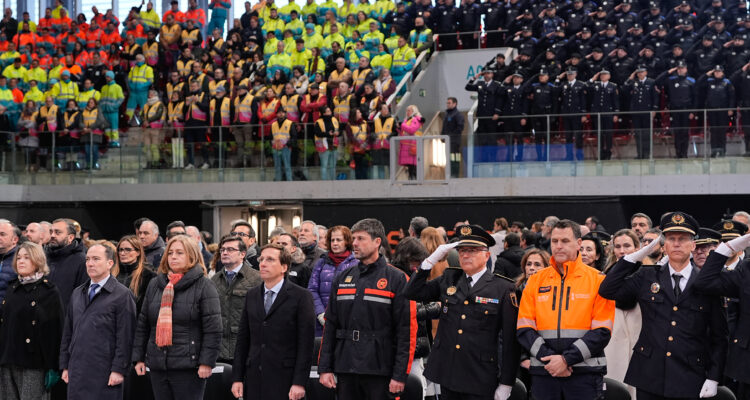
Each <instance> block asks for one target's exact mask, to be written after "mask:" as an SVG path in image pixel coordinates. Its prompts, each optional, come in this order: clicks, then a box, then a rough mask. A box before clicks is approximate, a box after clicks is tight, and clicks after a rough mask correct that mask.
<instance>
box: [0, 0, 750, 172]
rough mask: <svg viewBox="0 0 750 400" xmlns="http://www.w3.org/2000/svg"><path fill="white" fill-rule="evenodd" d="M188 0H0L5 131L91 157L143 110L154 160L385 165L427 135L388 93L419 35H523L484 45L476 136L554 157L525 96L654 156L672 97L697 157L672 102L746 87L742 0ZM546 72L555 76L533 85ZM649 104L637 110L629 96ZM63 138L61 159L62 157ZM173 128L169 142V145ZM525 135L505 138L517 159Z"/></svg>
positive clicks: (712, 104)
mask: <svg viewBox="0 0 750 400" xmlns="http://www.w3.org/2000/svg"><path fill="white" fill-rule="evenodd" d="M178 4H179V3H178V2H176V1H173V2H172V3H171V8H170V9H168V10H167V11H165V12H164V14H163V15H162V16H159V15H157V14H156V12H155V11H154V9H153V4H152V3H151V2H148V3H147V4H142V5H141V6H140V7H134V8H133V9H132V10H130V12H129V14H128V16H127V17H126V18H125V20H124V21H120V20H119V19H118V18H117V16H115V15H114V14H113V13H112V11H111V10H106V12H105V13H104V14H102V13H101V12H100V11H99V10H98V9H97V8H96V7H92V9H91V12H90V13H86V14H83V13H82V14H79V15H77V16H71V15H69V13H68V11H67V10H66V9H65V8H64V7H63V6H62V3H61V2H60V1H58V0H56V4H55V6H54V7H52V8H49V9H47V10H46V11H45V15H44V17H42V18H40V19H39V21H31V20H29V15H28V13H24V15H22V16H21V17H20V19H19V20H16V19H15V18H14V17H13V15H12V12H11V11H10V9H6V10H5V15H4V18H3V19H2V20H1V21H0V52H2V53H1V54H0V68H2V77H0V106H2V115H4V116H3V117H0V131H3V132H8V134H6V137H5V138H4V140H3V141H2V142H3V143H2V144H3V145H4V146H5V148H6V149H7V147H8V146H9V145H10V144H11V143H14V144H15V145H16V146H18V148H19V149H22V150H24V152H25V154H26V157H27V167H28V169H30V170H32V171H35V170H38V169H39V168H46V169H51V168H55V167H56V168H61V169H77V168H80V167H89V168H98V166H99V163H98V157H99V154H100V151H102V150H103V148H100V145H103V144H106V145H107V146H108V147H118V146H120V137H119V134H120V131H124V130H126V129H127V128H128V127H131V126H139V127H140V128H143V130H142V133H141V140H139V141H138V143H139V144H142V146H143V157H144V158H145V160H146V167H149V168H163V167H185V168H194V167H201V168H209V167H218V166H219V165H218V162H219V159H221V160H222V164H223V165H222V167H232V166H257V165H259V164H260V163H261V157H259V154H260V153H261V152H263V154H264V155H265V156H267V157H265V158H264V159H263V160H264V162H265V160H267V161H268V162H269V164H270V162H271V160H273V164H274V165H275V166H276V178H277V179H287V180H289V179H292V177H291V175H292V173H291V167H293V166H298V165H301V164H303V162H302V161H301V160H303V159H304V158H307V160H306V161H309V162H307V164H306V165H312V164H317V163H319V164H320V165H321V166H322V167H323V169H324V170H325V171H324V176H325V177H326V179H333V178H334V177H335V175H336V172H335V170H336V169H335V166H336V164H338V163H342V162H343V163H347V162H350V163H351V165H352V166H354V169H355V170H356V173H355V175H356V177H358V178H364V177H370V176H374V177H378V176H380V175H381V174H382V172H379V170H378V167H380V166H385V165H387V159H388V158H387V157H385V158H384V157H383V155H384V154H383V153H384V152H385V154H386V155H387V153H388V152H387V150H388V146H389V142H388V138H389V137H390V136H391V135H399V134H407V135H415V134H416V135H420V134H421V133H422V132H421V128H422V126H421V125H422V124H423V123H424V122H425V121H424V118H423V117H422V116H421V114H419V113H418V110H413V111H416V112H415V113H413V114H414V115H416V117H415V118H416V121H418V122H419V123H418V124H417V123H412V122H410V121H409V119H411V118H412V117H411V116H410V117H409V118H408V119H407V121H403V122H399V121H397V120H396V119H395V118H394V117H392V116H390V114H384V113H383V112H382V109H381V106H382V105H383V104H387V101H388V99H389V98H390V97H392V95H394V93H395V89H396V86H397V85H398V83H399V82H400V81H401V79H402V78H404V76H406V75H407V74H408V73H409V71H412V70H413V69H414V68H415V61H416V58H417V57H418V56H419V54H421V53H423V52H427V54H429V53H430V52H432V51H436V50H452V49H457V48H464V49H469V48H477V47H500V46H507V47H512V48H514V49H516V50H517V52H518V55H517V56H515V57H514V58H513V59H512V60H505V57H504V56H500V55H499V56H498V58H497V59H495V60H491V61H490V62H489V63H488V65H487V68H486V70H487V71H492V73H494V76H492V77H490V78H489V80H488V81H487V82H489V81H491V80H493V79H494V80H496V81H498V83H502V85H494V86H495V87H490V88H489V93H488V94H486V96H487V98H490V97H491V99H490V101H489V102H487V101H485V102H484V103H483V104H480V108H479V112H478V115H479V117H480V123H479V129H478V133H480V134H482V135H481V136H480V139H479V141H478V142H477V143H478V144H489V145H494V144H497V143H498V139H499V140H500V142H499V143H501V144H502V143H505V144H510V143H511V142H516V143H522V142H523V136H524V135H525V134H528V133H531V132H533V133H534V136H535V137H534V139H533V140H531V142H533V143H535V144H537V145H538V146H537V157H538V159H539V160H543V159H545V157H546V154H545V153H544V146H543V144H544V143H545V141H546V131H547V125H546V122H545V121H543V119H542V118H529V119H528V121H527V118H525V117H526V116H527V115H529V116H533V115H543V114H549V113H564V114H576V113H577V114H578V115H574V116H566V117H563V118H561V121H560V124H559V126H558V125H557V123H556V121H555V122H554V126H553V127H550V128H551V129H552V130H553V131H564V132H565V133H564V140H565V143H567V144H569V145H570V146H573V144H575V151H573V150H572V149H571V150H569V151H568V154H567V157H568V159H572V158H573V157H574V156H575V157H576V158H578V159H581V158H582V157H583V155H582V151H581V149H582V146H583V145H582V143H583V134H584V132H586V131H589V130H591V131H596V130H597V124H598V123H599V122H598V121H599V118H595V116H594V115H593V114H592V116H590V117H586V116H585V115H584V114H585V113H597V112H610V113H611V112H623V113H625V114H623V115H621V116H619V117H618V118H613V115H612V114H607V115H606V118H603V119H602V121H601V130H602V132H603V135H602V138H601V139H600V140H599V141H600V143H601V144H600V145H601V157H602V158H603V159H608V158H610V157H611V150H612V133H613V132H618V131H619V132H625V133H628V132H630V131H631V129H632V131H633V132H634V133H635V137H636V142H637V143H636V147H637V152H638V153H637V154H638V157H639V158H647V157H648V154H647V153H648V151H647V147H648V143H649V140H648V135H649V134H650V133H651V132H652V131H651V130H650V129H649V124H650V121H652V115H651V114H649V112H654V111H659V110H666V109H669V110H672V111H675V110H677V112H673V113H671V114H669V115H667V114H664V115H657V116H656V119H655V120H654V121H655V122H654V126H655V127H661V128H668V127H669V128H671V129H670V130H669V132H670V134H672V135H673V136H674V141H675V149H676V156H677V157H686V156H687V145H688V134H689V133H690V131H691V129H693V130H695V129H697V128H700V127H701V126H702V124H703V122H702V120H701V119H700V118H702V116H703V114H702V113H700V112H696V113H694V112H679V110H692V109H699V108H708V109H712V108H718V109H734V108H735V107H745V106H748V102H749V101H750V72H748V71H749V69H748V68H749V67H750V66H749V65H748V64H747V63H748V61H749V58H750V50H749V49H748V43H747V42H748V41H747V40H746V39H747V32H748V29H749V28H750V16H749V15H748V14H747V6H746V4H745V3H744V2H738V1H734V0H732V1H728V2H727V1H725V0H711V1H706V0H700V1H682V2H679V1H675V0H671V1H661V2H658V3H657V2H651V3H646V2H643V1H640V2H633V1H631V0H624V1H622V2H610V1H603V2H601V3H598V2H594V1H583V0H574V1H566V2H560V3H557V4H556V3H554V2H547V1H538V2H529V1H523V0H508V1H507V2H500V1H496V0H489V1H487V2H484V3H480V2H477V1H474V0H464V1H462V2H461V4H460V5H456V4H454V2H453V0H445V1H438V2H437V4H435V5H433V4H432V2H431V0H415V1H414V2H399V3H398V4H395V3H394V2H392V1H389V0H378V1H376V2H374V3H370V2H368V0H361V1H360V2H359V3H358V4H354V3H352V2H351V1H344V3H343V5H341V6H339V5H338V4H337V3H335V2H334V1H328V2H325V3H320V4H319V3H317V2H316V1H315V0H307V1H306V3H305V4H296V3H295V2H294V1H291V2H290V3H289V4H288V5H285V6H283V7H277V6H276V5H275V4H274V3H273V1H272V0H266V1H261V2H259V3H256V4H251V3H250V2H246V3H245V5H244V6H245V13H244V14H243V15H242V16H241V18H238V19H234V21H233V23H232V24H228V23H227V22H228V21H227V18H228V16H227V13H228V9H229V8H230V7H231V4H230V3H229V2H226V1H221V0H212V1H211V2H210V5H209V10H208V11H207V10H203V9H200V8H198V7H197V2H196V1H194V0H191V1H190V2H189V8H188V9H187V10H180V9H179V6H178ZM235 6H239V5H238V4H235ZM209 13H210V18H208V16H209V15H208V14H209ZM227 26H231V27H232V28H231V29H226V27H227ZM165 66H166V67H165ZM636 71H639V72H636ZM488 73H489V72H488ZM479 81H480V82H470V85H467V89H470V90H478V91H480V99H481V98H482V93H481V92H482V91H485V92H486V91H487V90H486V89H487V88H484V87H482V88H479V87H478V86H477V84H479V86H482V84H481V80H479ZM604 82H609V83H610V85H607V84H604ZM506 89H507V90H506ZM569 89H570V90H569ZM600 89H602V90H600ZM404 90H405V89H401V92H402V93H403V91H404ZM539 90H542V91H546V94H545V93H541V94H540V95H535V93H538V91H539ZM396 95H398V93H396ZM480 103H481V102H480ZM394 104H395V103H393V104H389V105H390V106H391V107H393V105H394ZM324 106H327V107H329V108H330V112H329V111H326V110H325V109H324ZM466 106H467V105H462V107H466ZM279 110H284V113H283V117H281V118H277V117H278V115H277V114H278V111H279ZM638 111H642V112H645V113H646V114H643V115H641V114H628V113H626V112H638ZM327 113H330V117H329V116H328V115H327ZM746 114H747V113H746V112H740V113H735V112H733V110H724V111H715V112H709V113H708V121H707V122H708V126H709V127H710V129H709V130H710V133H711V153H712V155H715V156H721V155H723V154H724V153H725V151H726V135H725V133H726V131H727V128H728V127H730V126H731V127H732V129H736V128H737V127H738V126H742V118H741V117H742V116H744V115H746ZM516 115H518V116H521V117H520V118H519V117H516V118H507V117H508V116H516ZM321 116H326V117H323V118H319V117H321ZM376 116H377V118H376ZM493 116H494V117H493ZM6 117H7V118H6ZM481 117H485V121H482V120H481ZM489 117H493V118H489ZM497 117H506V118H497ZM670 121H671V122H670ZM498 122H500V125H498ZM248 124H252V125H253V126H248ZM402 124H407V125H409V126H410V128H409V129H403V126H402ZM224 127H225V128H224ZM229 127H232V128H229ZM414 127H416V128H417V129H416V130H415V129H414ZM532 128H533V130H532ZM499 132H502V133H505V134H507V136H505V135H498V133H499ZM540 132H544V133H545V134H544V135H542V134H541V133H540ZM749 132H750V131H749ZM543 136H544V137H543ZM53 141H54V146H55V152H56V153H57V154H54V156H55V158H54V159H55V160H56V163H55V164H57V165H51V164H52V163H51V159H52V158H51V156H52V155H53V154H51V146H52V144H53ZM165 141H170V142H172V144H173V147H172V149H173V150H171V152H172V153H175V154H173V157H172V162H169V158H168V157H166V155H167V154H168V153H169V152H170V150H169V148H166V147H165V146H164V144H165ZM219 142H221V143H219ZM263 143H265V146H263ZM745 145H746V147H747V146H750V140H748V137H747V136H746V137H745ZM411 146H413V143H410V142H409V141H406V142H403V144H402V145H401V147H402V148H404V149H405V150H404V151H399V153H400V154H403V155H404V156H405V157H399V165H401V166H406V167H408V168H410V173H411V168H413V164H412V161H411V160H410V158H411V157H410V156H412V155H413V154H412V153H414V151H413V149H411ZM183 147H184V148H185V149H186V150H187V151H186V153H187V154H186V156H187V158H186V159H185V160H183V156H182V154H183ZM519 147H520V148H519V149H518V150H517V151H509V152H508V154H509V156H508V158H510V154H511V153H513V154H515V159H516V160H523V146H519ZM337 150H340V151H337ZM399 150H401V149H399ZM79 151H83V153H82V154H85V158H84V157H80V156H79V155H78V152H79ZM177 153H179V157H177V156H175V155H176V154H177ZM316 154H317V156H316ZM480 161H481V158H480ZM370 167H374V168H370ZM382 169H383V168H380V170H382Z"/></svg>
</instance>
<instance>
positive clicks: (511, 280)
mask: <svg viewBox="0 0 750 400" xmlns="http://www.w3.org/2000/svg"><path fill="white" fill-rule="evenodd" d="M493 275H495V276H497V277H498V278H503V279H505V280H506V281H508V282H512V283H516V281H515V280H513V279H510V278H508V277H507V276H505V275H500V274H498V273H493Z"/></svg>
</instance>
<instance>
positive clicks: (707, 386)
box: [699, 379, 719, 399]
mask: <svg viewBox="0 0 750 400" xmlns="http://www.w3.org/2000/svg"><path fill="white" fill-rule="evenodd" d="M718 389H719V382H716V381H712V380H710V379H706V381H705V382H703V387H702V388H701V394H700V396H699V397H700V398H701V399H707V398H709V397H714V396H716V392H717V391H718Z"/></svg>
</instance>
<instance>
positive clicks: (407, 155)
mask: <svg viewBox="0 0 750 400" xmlns="http://www.w3.org/2000/svg"><path fill="white" fill-rule="evenodd" d="M424 122H425V119H424V118H423V117H422V114H421V113H420V112H419V108H417V106H415V105H413V104H412V105H410V106H409V107H407V108H406V119H404V122H402V123H401V136H422V125H423V124H424ZM398 165H401V166H404V167H406V170H407V171H408V174H409V180H413V179H417V142H416V141H415V140H402V141H401V142H400V146H399V149H398Z"/></svg>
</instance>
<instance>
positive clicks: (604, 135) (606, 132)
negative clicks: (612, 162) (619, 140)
mask: <svg viewBox="0 0 750 400" xmlns="http://www.w3.org/2000/svg"><path fill="white" fill-rule="evenodd" d="M591 119H592V122H593V127H594V133H595V134H596V133H597V132H598V131H599V121H601V138H600V140H599V150H600V153H601V159H602V160H609V159H610V158H612V133H613V132H614V126H615V123H614V121H613V120H612V119H613V116H612V115H611V114H607V115H602V116H601V117H599V116H597V115H596V114H592V115H591Z"/></svg>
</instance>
